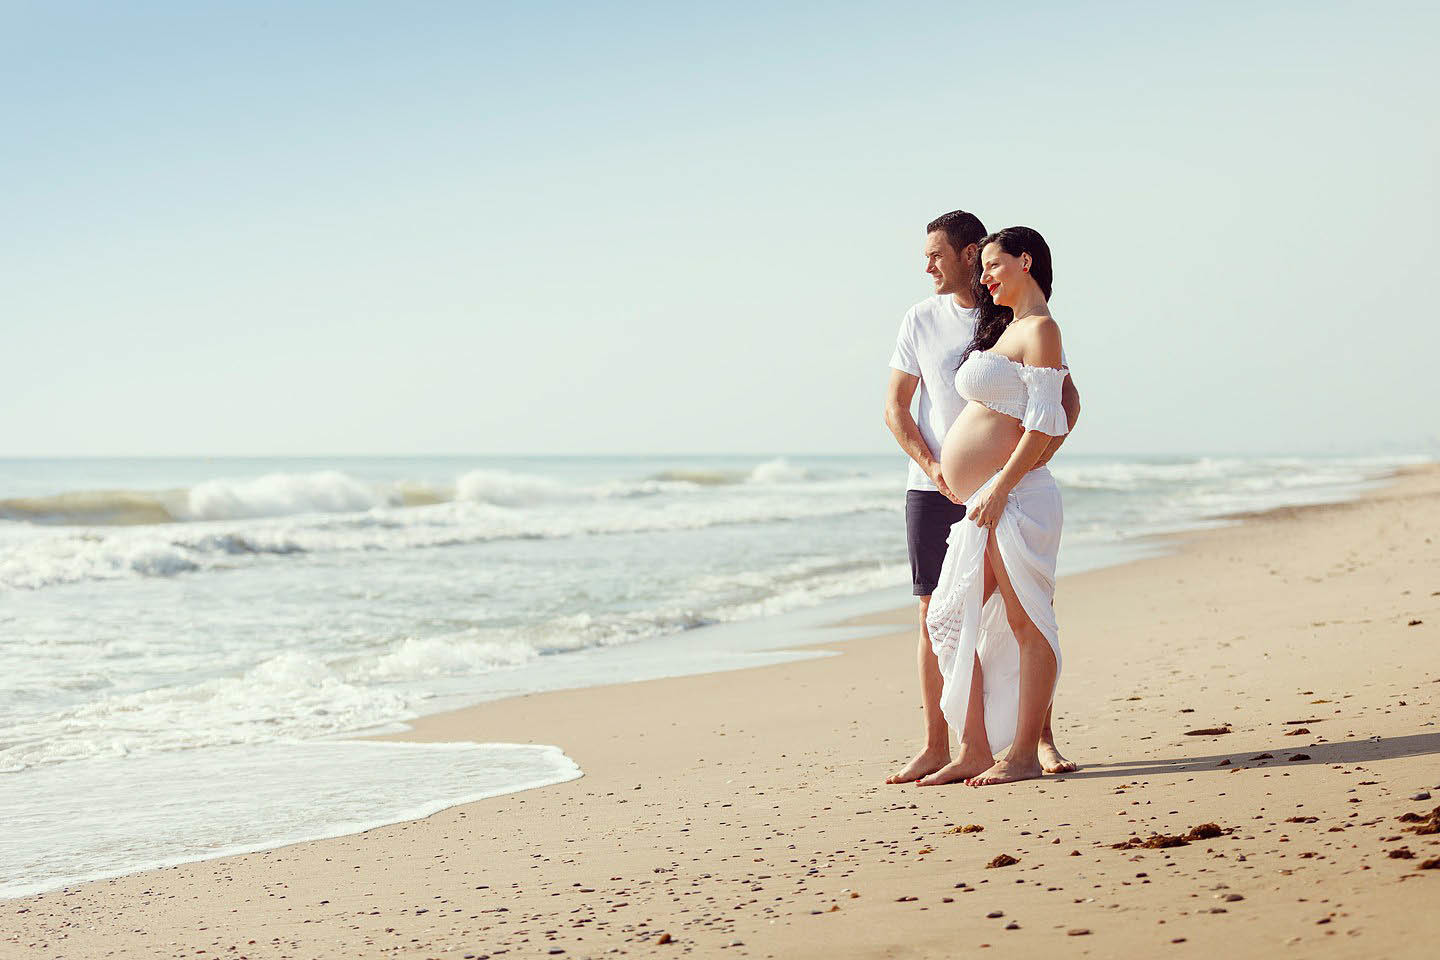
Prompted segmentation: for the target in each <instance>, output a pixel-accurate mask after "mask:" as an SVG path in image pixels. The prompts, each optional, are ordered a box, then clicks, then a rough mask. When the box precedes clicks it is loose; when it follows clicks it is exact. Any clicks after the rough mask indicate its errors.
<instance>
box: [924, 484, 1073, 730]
mask: <svg viewBox="0 0 1440 960" xmlns="http://www.w3.org/2000/svg"><path fill="white" fill-rule="evenodd" d="M994 482H995V480H994V479H993V478H992V479H991V480H990V482H989V483H987V484H985V485H984V486H983V487H981V488H980V490H978V491H976V493H975V494H974V495H973V496H971V498H970V499H969V501H967V502H966V504H965V507H966V513H967V517H966V518H965V519H964V520H961V521H960V522H958V523H956V524H955V525H954V526H953V527H951V528H950V540H949V543H950V548H949V550H948V551H947V552H946V554H945V563H944V566H942V567H941V569H940V581H939V583H938V584H937V585H936V587H935V593H934V595H933V596H932V598H931V600H930V613H929V615H928V616H927V617H926V621H925V622H926V625H927V626H928V627H929V629H930V646H931V648H932V649H933V650H934V651H935V656H936V658H937V659H939V661H940V673H941V675H942V676H943V677H944V679H945V686H944V690H943V691H942V692H941V695H940V709H941V710H942V711H943V712H944V714H945V720H946V722H947V723H949V724H950V726H952V727H954V728H955V731H956V732H957V733H960V734H963V733H964V730H965V713H966V710H967V709H968V707H969V701H970V680H971V676H972V673H973V670H974V665H975V658H976V656H979V658H980V667H981V670H982V671H983V674H984V697H985V731H986V733H987V734H988V735H989V739H990V751H991V753H995V754H998V753H999V752H1000V751H1001V750H1004V749H1005V748H1006V747H1008V746H1010V744H1011V743H1012V742H1013V741H1014V739H1015V725H1016V722H1017V720H1018V718H1019V713H1020V647H1019V645H1018V643H1017V642H1016V640H1015V634H1014V633H1013V632H1012V631H1011V630H1010V624H1009V622H1008V620H1007V619H1006V617H1005V601H1004V600H1003V599H1002V598H1001V596H1000V591H999V590H996V591H995V592H994V594H993V595H992V596H991V597H990V602H989V603H983V600H984V595H985V547H986V544H987V543H988V542H989V539H990V536H991V534H992V531H991V530H989V529H986V528H984V527H977V526H976V525H975V524H974V523H973V522H972V521H971V520H970V519H969V517H968V513H969V511H970V510H971V509H973V506H974V503H975V500H976V498H977V497H979V496H980V493H981V492H983V491H985V490H988V489H990V487H991V486H992V485H993V484H994ZM1062 520H1063V513H1062V510H1061V505H1060V488H1059V487H1058V486H1056V484H1055V478H1054V477H1053V476H1052V475H1051V474H1050V471H1049V470H1048V469H1047V468H1045V467H1041V468H1040V469H1038V470H1032V471H1030V472H1029V473H1027V474H1026V475H1025V476H1024V477H1023V478H1021V480H1020V482H1019V483H1017V484H1016V485H1015V489H1014V490H1012V491H1011V492H1010V496H1009V497H1008V498H1007V500H1006V503H1005V510H1004V512H1003V513H1002V514H1001V516H1000V519H999V521H998V522H997V523H996V524H995V527H994V530H993V535H994V537H995V542H996V544H997V545H998V547H999V550H1000V557H1001V559H1002V560H1003V561H1004V563H1005V570H1006V571H1007V572H1008V573H1009V575H1010V583H1011V585H1012V586H1013V587H1014V588H1015V595H1016V597H1017V598H1018V599H1019V601H1020V604H1021V606H1023V607H1024V608H1025V613H1026V615H1027V616H1028V617H1029V618H1030V622H1031V623H1033V624H1035V626H1036V627H1038V628H1039V629H1040V632H1041V633H1043V634H1044V635H1045V639H1046V640H1048V641H1050V649H1051V650H1052V651H1053V652H1054V654H1055V678H1056V680H1059V678H1060V629H1059V626H1058V625H1057V624H1056V622H1055V608H1054V605H1053V602H1052V601H1053V599H1054V597H1055V557H1056V555H1057V554H1058V553H1059V551H1060V526H1061V522H1062ZM982 603H983V609H982ZM1051 692H1052V693H1053V689H1052V691H1051Z"/></svg>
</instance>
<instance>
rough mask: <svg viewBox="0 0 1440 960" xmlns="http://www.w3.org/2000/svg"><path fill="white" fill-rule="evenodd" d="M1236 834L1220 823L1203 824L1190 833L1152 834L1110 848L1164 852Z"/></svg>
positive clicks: (1115, 844) (1193, 828) (1232, 828)
mask: <svg viewBox="0 0 1440 960" xmlns="http://www.w3.org/2000/svg"><path fill="white" fill-rule="evenodd" d="M1234 832H1235V828H1234V827H1222V826H1220V825H1219V824H1218V823H1202V824H1200V825H1199V826H1195V827H1191V828H1190V831H1189V832H1188V833H1181V834H1168V833H1152V834H1151V835H1150V836H1148V837H1145V838H1144V839H1141V838H1140V837H1131V838H1130V839H1129V840H1125V841H1122V842H1120V843H1112V844H1110V846H1111V848H1113V849H1115V850H1133V849H1135V848H1136V847H1144V848H1145V849H1147V850H1163V849H1165V848H1166V847H1187V846H1189V845H1190V844H1191V843H1193V842H1194V841H1196V840H1213V839H1214V838H1216V837H1223V836H1227V835H1229V834H1231V833H1234Z"/></svg>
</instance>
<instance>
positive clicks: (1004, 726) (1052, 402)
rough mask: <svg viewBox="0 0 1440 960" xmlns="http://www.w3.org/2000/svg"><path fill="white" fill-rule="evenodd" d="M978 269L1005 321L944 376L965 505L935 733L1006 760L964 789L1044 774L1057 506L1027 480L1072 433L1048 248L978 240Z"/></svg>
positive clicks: (947, 468)
mask: <svg viewBox="0 0 1440 960" xmlns="http://www.w3.org/2000/svg"><path fill="white" fill-rule="evenodd" d="M980 257H981V267H982V269H983V271H984V273H983V275H982V277H981V281H982V282H983V283H984V285H985V287H986V289H987V290H989V292H990V296H991V298H992V299H993V300H994V301H995V303H997V304H999V305H1001V306H1007V307H1010V308H1011V311H1012V314H1013V317H1014V319H1013V320H1011V321H1010V323H1009V324H1008V325H1006V326H1005V327H1004V328H1003V329H985V328H983V327H982V328H981V329H978V330H977V331H976V334H975V339H974V341H972V342H971V344H970V346H969V347H968V348H967V350H966V351H965V355H964V359H963V361H962V363H961V364H960V369H959V371H958V372H957V373H956V374H955V384H956V387H957V388H958V389H959V391H960V393H961V395H963V396H964V397H965V398H966V400H968V401H970V402H968V403H966V404H965V408H964V410H963V411H961V413H960V416H959V417H958V418H957V419H956V420H955V424H954V425H953V426H952V427H951V428H950V432H949V433H947V434H946V435H945V442H944V446H943V448H942V450H941V454H940V468H941V471H942V472H943V474H944V477H945V482H946V483H947V484H949V486H950V489H951V490H953V491H954V492H955V493H956V495H957V496H959V497H962V498H964V499H965V501H966V504H965V519H964V520H961V521H960V522H959V523H957V524H955V526H954V527H953V528H952V529H951V532H950V546H949V552H948V553H947V554H946V556H945V564H944V567H943V568H942V569H941V572H940V581H939V584H938V585H937V586H936V588H935V594H934V599H933V600H932V601H931V603H930V613H929V616H928V617H927V619H926V623H927V625H928V626H929V629H930V642H931V645H932V646H933V648H934V650H935V655H936V658H937V659H938V660H939V663H940V671H941V674H942V675H943V677H944V691H943V692H942V694H941V697H940V707H941V709H942V710H943V712H944V714H945V719H946V721H947V722H948V723H949V724H950V726H952V727H954V728H955V729H956V731H958V732H959V734H960V739H961V742H962V744H964V745H967V746H969V747H971V748H972V749H974V750H978V752H980V753H982V754H983V753H984V752H985V751H986V749H987V746H988V751H989V754H990V756H991V757H992V758H993V756H994V755H995V754H997V753H999V752H1000V751H1002V750H1005V749H1006V748H1007V747H1008V748H1009V751H1008V753H1006V755H1005V757H1004V758H1003V759H1001V760H999V761H998V762H995V763H994V764H993V765H992V766H990V767H989V769H987V770H984V771H983V772H982V773H980V774H979V775H977V776H973V777H970V778H969V779H967V780H966V781H965V782H966V783H968V784H970V785H972V786H985V785H988V784H995V783H1010V782H1012V781H1015V780H1027V779H1031V778H1033V777H1038V776H1040V775H1041V773H1042V772H1043V771H1042V769H1041V765H1040V759H1039V756H1038V752H1037V749H1038V745H1039V740H1040V733H1041V728H1042V726H1043V724H1044V720H1045V716H1046V712H1047V711H1048V710H1049V707H1050V700H1051V697H1052V695H1053V694H1054V691H1055V681H1056V678H1057V677H1058V675H1059V670H1060V639H1059V629H1058V627H1057V625H1056V622H1055V611H1054V608H1053V607H1052V605H1051V599H1052V597H1053V596H1054V593H1055V557H1056V554H1057V552H1058V551H1059V548H1060V524H1061V507H1060V490H1059V488H1058V487H1056V485H1055V478H1054V477H1053V476H1051V475H1050V471H1049V470H1048V469H1046V468H1044V467H1040V468H1038V469H1032V468H1034V467H1035V464H1036V463H1038V462H1041V460H1042V457H1043V455H1044V454H1045V451H1046V450H1047V449H1048V448H1049V446H1050V444H1051V442H1052V440H1053V438H1055V437H1059V436H1063V435H1064V434H1065V433H1066V432H1068V430H1069V424H1068V423H1067V422H1066V418H1065V412H1064V410H1063V409H1062V408H1061V405H1060V388H1061V385H1062V384H1063V383H1064V380H1065V377H1066V370H1065V369H1064V366H1063V362H1062V359H1061V357H1062V351H1061V345H1060V328H1059V326H1057V325H1056V323H1055V319H1054V318H1053V317H1051V316H1050V308H1049V305H1048V303H1047V301H1048V300H1049V298H1050V286H1051V278H1052V272H1051V265H1050V248H1049V247H1048V246H1047V245H1046V243H1045V240H1044V238H1043V237H1041V236H1040V234H1039V233H1037V232H1035V231H1034V230H1031V229H1030V228H1029V227H1009V228H1007V229H1005V230H1001V231H1000V232H999V233H994V234H991V235H990V236H988V237H986V238H985V239H984V240H982V241H981V243H980ZM972 755H973V754H972ZM972 769H973V768H972Z"/></svg>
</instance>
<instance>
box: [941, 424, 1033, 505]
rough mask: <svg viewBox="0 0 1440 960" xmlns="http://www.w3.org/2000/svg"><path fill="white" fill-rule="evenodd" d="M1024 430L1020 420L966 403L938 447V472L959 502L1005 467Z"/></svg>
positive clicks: (967, 497)
mask: <svg viewBox="0 0 1440 960" xmlns="http://www.w3.org/2000/svg"><path fill="white" fill-rule="evenodd" d="M1024 434H1025V431H1024V430H1022V429H1021V427H1020V421H1018V420H1016V419H1015V418H1014V417H1007V416H1005V415H1004V414H1003V413H996V412H995V411H994V410H991V409H990V408H989V407H987V406H985V405H984V404H980V403H967V404H965V409H964V410H961V411H960V416H958V417H956V418H955V423H954V425H953V426H951V428H950V432H949V433H947V434H945V442H944V444H943V445H942V446H941V448H940V471H941V473H943V474H944V475H945V483H946V484H948V485H949V487H950V489H951V490H952V491H953V492H954V493H955V495H956V496H958V497H959V498H960V499H961V500H968V499H970V495H971V494H973V493H974V492H975V491H976V490H979V489H980V487H981V486H982V485H983V484H984V483H985V481H986V480H989V479H990V478H991V477H992V476H994V475H995V472H996V471H997V470H999V469H1000V468H1001V467H1003V466H1005V462H1006V461H1007V460H1009V459H1010V454H1012V453H1014V452H1015V447H1016V446H1017V445H1018V444H1019V443H1020V438H1021V437H1022V436H1024Z"/></svg>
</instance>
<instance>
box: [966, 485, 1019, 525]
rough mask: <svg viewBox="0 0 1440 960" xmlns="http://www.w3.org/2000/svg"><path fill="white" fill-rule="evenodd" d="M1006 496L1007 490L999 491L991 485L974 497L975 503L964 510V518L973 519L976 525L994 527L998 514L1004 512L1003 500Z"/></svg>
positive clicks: (998, 519)
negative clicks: (1004, 491)
mask: <svg viewBox="0 0 1440 960" xmlns="http://www.w3.org/2000/svg"><path fill="white" fill-rule="evenodd" d="M1008 496H1009V493H1008V492H1006V493H1001V492H1000V491H999V490H997V489H996V488H994V487H991V488H990V489H989V490H986V491H984V492H982V493H980V494H979V495H978V496H977V497H976V498H975V503H974V505H973V506H972V507H971V508H970V509H969V510H968V511H966V514H965V518H966V519H967V520H971V521H973V522H974V523H975V526H977V527H990V528H991V529H994V527H995V524H996V523H998V522H999V521H1000V515H1001V514H1002V513H1004V512H1005V500H1006V498H1007V497H1008Z"/></svg>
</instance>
